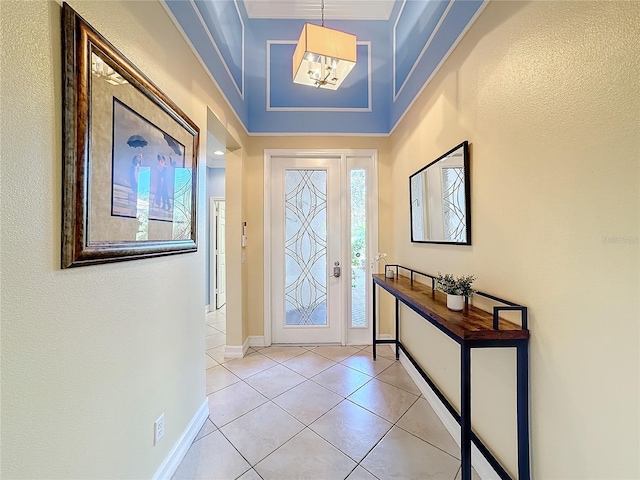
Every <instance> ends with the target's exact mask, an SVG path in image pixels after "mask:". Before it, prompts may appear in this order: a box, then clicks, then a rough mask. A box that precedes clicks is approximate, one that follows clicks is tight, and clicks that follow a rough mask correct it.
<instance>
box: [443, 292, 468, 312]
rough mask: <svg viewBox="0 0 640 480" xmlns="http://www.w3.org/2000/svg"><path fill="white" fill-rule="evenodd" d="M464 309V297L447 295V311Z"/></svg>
mask: <svg viewBox="0 0 640 480" xmlns="http://www.w3.org/2000/svg"><path fill="white" fill-rule="evenodd" d="M463 307H464V296H462V295H451V294H449V293H447V308H448V309H449V310H455V311H456V312H458V311H460V310H462V309H463Z"/></svg>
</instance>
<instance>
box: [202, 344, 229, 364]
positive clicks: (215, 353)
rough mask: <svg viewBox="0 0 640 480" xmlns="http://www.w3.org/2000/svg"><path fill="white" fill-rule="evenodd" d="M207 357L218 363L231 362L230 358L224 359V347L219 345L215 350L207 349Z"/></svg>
mask: <svg viewBox="0 0 640 480" xmlns="http://www.w3.org/2000/svg"><path fill="white" fill-rule="evenodd" d="M207 355H209V356H210V357H211V358H213V359H214V360H215V361H216V362H218V363H226V362H230V361H231V360H232V359H231V358H224V345H220V346H219V347H215V348H208V349H207Z"/></svg>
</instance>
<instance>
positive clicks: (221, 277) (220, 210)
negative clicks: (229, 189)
mask: <svg viewBox="0 0 640 480" xmlns="http://www.w3.org/2000/svg"><path fill="white" fill-rule="evenodd" d="M225 245H226V234H225V202H224V201H223V200H221V201H217V202H216V309H218V308H220V307H222V306H223V305H224V304H225V303H227V266H226V253H225V252H226V246H225Z"/></svg>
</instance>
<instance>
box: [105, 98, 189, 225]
mask: <svg viewBox="0 0 640 480" xmlns="http://www.w3.org/2000/svg"><path fill="white" fill-rule="evenodd" d="M112 152H113V156H112V195H111V215H113V216H119V217H132V218H136V217H138V216H139V215H140V212H141V211H142V210H144V211H145V215H146V216H147V218H148V219H149V220H160V221H173V217H174V215H173V213H174V187H175V185H176V183H175V175H176V173H175V172H176V168H182V167H184V154H185V147H184V146H183V145H182V144H181V143H179V142H178V141H177V140H175V139H174V138H173V137H171V136H170V135H168V134H167V133H165V132H163V131H162V130H160V129H159V128H158V127H156V126H155V125H154V124H153V123H151V122H149V121H148V120H147V119H145V118H144V117H142V116H141V115H139V114H137V113H136V112H134V111H133V110H132V109H131V108H129V107H128V106H126V105H125V104H124V103H122V102H121V101H120V100H118V99H116V98H114V100H113V145H112ZM154 160H155V164H154ZM145 170H150V175H149V174H145V175H141V172H142V171H145Z"/></svg>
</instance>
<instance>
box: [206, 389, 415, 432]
mask: <svg viewBox="0 0 640 480" xmlns="http://www.w3.org/2000/svg"><path fill="white" fill-rule="evenodd" d="M348 398H349V400H351V401H352V402H354V403H356V404H357V405H360V406H361V407H364V408H366V409H367V410H369V411H371V412H373V413H375V414H376V415H379V416H381V417H382V418H384V419H385V420H388V421H390V422H392V423H395V422H397V421H398V419H399V418H400V417H401V416H402V415H404V413H405V412H406V411H407V410H409V407H411V405H413V404H414V403H415V401H416V400H417V399H418V397H417V396H416V395H413V394H412V393H409V392H405V391H404V390H400V389H399V388H397V387H394V386H393V385H389V384H388V383H384V382H381V381H379V380H376V379H373V380H371V381H370V382H369V383H367V384H366V385H364V386H363V387H361V388H360V389H359V390H356V391H355V392H354V393H353V394H351V395H350V396H349V397H348ZM214 423H215V422H214Z"/></svg>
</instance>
